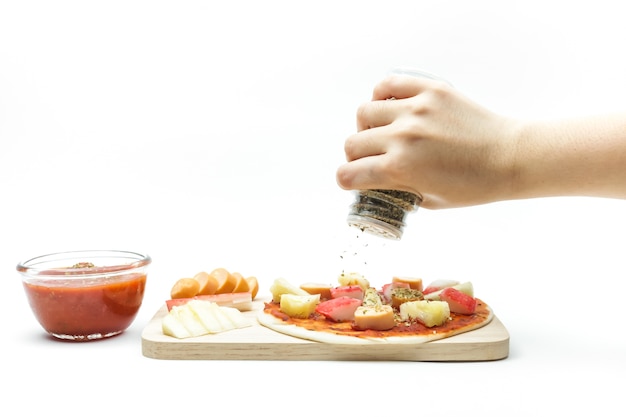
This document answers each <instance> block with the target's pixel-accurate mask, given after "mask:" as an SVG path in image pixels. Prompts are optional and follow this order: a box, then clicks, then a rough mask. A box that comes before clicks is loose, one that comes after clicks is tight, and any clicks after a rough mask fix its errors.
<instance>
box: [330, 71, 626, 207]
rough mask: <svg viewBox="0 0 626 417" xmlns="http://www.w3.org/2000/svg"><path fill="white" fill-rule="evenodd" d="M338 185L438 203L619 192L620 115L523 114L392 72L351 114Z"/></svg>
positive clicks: (625, 161) (623, 128)
mask: <svg viewBox="0 0 626 417" xmlns="http://www.w3.org/2000/svg"><path fill="white" fill-rule="evenodd" d="M344 149H345V154H346V160H347V162H346V163H345V164H343V165H342V166H340V167H339V168H338V170H337V183H338V184H339V186H340V187H341V188H343V189H346V190H357V189H374V188H381V189H395V190H403V191H411V192H414V193H416V194H419V195H420V196H422V199H423V201H422V204H421V206H422V207H424V208H428V209H443V208H454V207H463V206H471V205H478V204H486V203H492V202H496V201H503V200H515V199H527V198H537V197H552V196H591V197H608V198H625V199H626V113H624V114H615V115H604V116H589V117H586V118H581V119H572V120H554V121H522V120H517V119H512V118H507V117H503V116H501V115H498V114H495V113H493V112H491V111H489V110H487V109H485V108H484V107H482V106H480V105H478V104H476V103H474V102H472V101H471V100H469V99H468V98H466V97H464V96H463V95H462V94H461V93H460V92H459V91H458V90H456V89H454V88H453V87H450V86H449V85H448V84H446V83H444V82H440V81H433V80H430V79H424V78H417V77H411V76H403V75H394V76H390V77H387V78H386V79H384V80H383V81H382V82H380V83H379V84H378V85H377V86H376V87H375V89H374V93H373V97H372V101H370V102H367V103H364V104H362V105H361V106H360V107H359V109H358V112H357V133H355V134H353V135H351V136H349V137H348V138H347V139H346V141H345V148H344Z"/></svg>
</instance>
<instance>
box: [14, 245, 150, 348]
mask: <svg viewBox="0 0 626 417" xmlns="http://www.w3.org/2000/svg"><path fill="white" fill-rule="evenodd" d="M150 262H151V259H150V257H149V256H148V255H142V254H137V253H134V252H121V251H82V252H69V253H64V254H53V255H45V256H42V257H38V258H33V259H31V260H30V261H27V262H24V263H21V264H19V265H18V268H17V269H18V271H19V272H20V273H21V275H22V283H23V285H24V290H25V292H26V296H27V299H28V302H29V304H30V307H31V309H32V311H33V313H34V315H35V317H36V318H37V320H38V321H39V323H40V324H41V326H42V327H43V328H44V329H45V330H46V331H47V332H48V333H49V334H51V335H52V336H54V337H55V338H58V339H64V340H73V341H88V340H97V339H103V338H108V337H111V336H115V335H117V334H120V333H122V332H123V331H124V330H126V329H127V328H128V327H129V326H130V325H131V323H132V322H133V320H134V319H135V317H136V315H137V313H138V311H139V308H140V307H141V303H142V301H143V297H144V291H145V287H146V281H147V273H146V269H147V266H148V265H149V264H150ZM65 265H70V266H65Z"/></svg>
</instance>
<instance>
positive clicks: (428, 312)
mask: <svg viewBox="0 0 626 417" xmlns="http://www.w3.org/2000/svg"><path fill="white" fill-rule="evenodd" d="M400 317H401V318H402V320H404V321H407V320H410V319H415V320H417V321H419V322H420V323H422V324H423V325H424V326H426V327H434V326H441V325H442V324H444V323H445V322H446V321H447V320H448V319H449V318H450V307H449V306H448V303H446V302H445V301H428V300H418V301H408V302H406V303H402V304H401V305H400Z"/></svg>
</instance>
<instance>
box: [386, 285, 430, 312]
mask: <svg viewBox="0 0 626 417" xmlns="http://www.w3.org/2000/svg"><path fill="white" fill-rule="evenodd" d="M422 299H424V295H423V294H422V292H421V291H419V290H414V289H412V288H394V289H392V290H391V306H392V307H393V308H400V304H402V303H406V302H407V301H417V300H422Z"/></svg>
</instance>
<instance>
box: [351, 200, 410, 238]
mask: <svg viewBox="0 0 626 417" xmlns="http://www.w3.org/2000/svg"><path fill="white" fill-rule="evenodd" d="M420 203H421V199H420V197H419V196H418V195H416V194H413V193H409V192H406V191H397V190H360V191H358V192H357V193H356V196H355V199H354V202H353V203H352V205H351V206H350V212H349V214H348V224H349V225H350V226H353V227H357V228H359V229H361V230H362V231H364V232H368V233H370V234H374V235H377V236H381V237H384V238H387V239H401V238H402V234H403V232H404V227H405V226H406V217H407V216H408V214H409V213H411V212H413V211H415V210H417V208H418V207H419V205H420Z"/></svg>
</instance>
